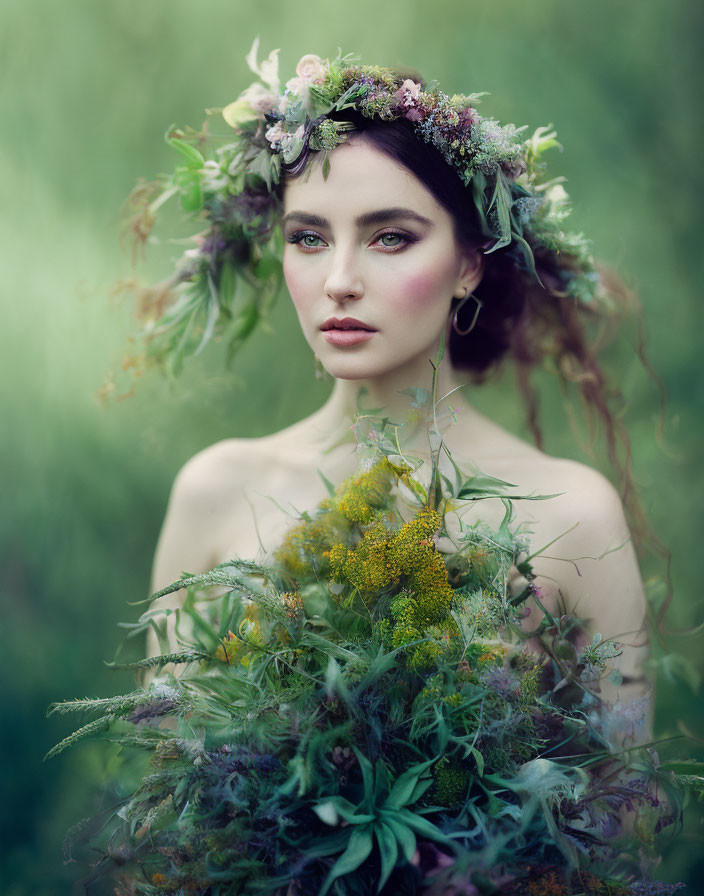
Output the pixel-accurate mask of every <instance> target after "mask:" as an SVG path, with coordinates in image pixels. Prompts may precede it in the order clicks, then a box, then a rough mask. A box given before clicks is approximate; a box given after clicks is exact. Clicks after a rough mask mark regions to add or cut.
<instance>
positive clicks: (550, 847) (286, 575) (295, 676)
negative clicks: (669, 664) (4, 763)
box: [50, 390, 704, 896]
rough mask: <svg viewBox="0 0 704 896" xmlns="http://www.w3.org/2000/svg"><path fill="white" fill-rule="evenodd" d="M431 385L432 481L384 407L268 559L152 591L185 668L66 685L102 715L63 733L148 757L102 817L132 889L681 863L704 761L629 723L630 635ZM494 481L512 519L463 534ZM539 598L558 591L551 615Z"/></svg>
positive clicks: (588, 879)
mask: <svg viewBox="0 0 704 896" xmlns="http://www.w3.org/2000/svg"><path fill="white" fill-rule="evenodd" d="M410 391H411V394H412V395H413V396H414V400H416V404H420V405H423V403H424V402H425V405H426V407H427V408H429V409H430V414H429V419H430V426H429V437H430V447H431V461H432V463H431V470H430V477H429V479H427V478H426V479H422V477H421V476H420V475H419V473H418V469H419V467H418V464H417V463H415V462H414V459H413V458H409V457H408V456H406V455H405V454H404V453H403V451H402V450H401V448H400V446H399V440H398V438H397V435H398V427H397V425H396V424H393V423H391V422H390V421H389V419H388V418H383V419H382V418H379V419H377V418H374V417H366V418H364V417H358V419H357V436H358V442H359V449H360V455H361V462H360V468H359V470H358V472H357V473H356V474H355V475H354V476H352V477H351V478H350V479H348V480H347V481H345V482H343V483H342V485H340V486H338V487H337V488H334V487H333V486H332V485H329V496H328V497H327V498H326V499H325V500H324V501H322V502H321V503H320V505H319V506H318V508H317V510H316V512H315V513H312V514H304V515H303V516H302V517H301V518H300V520H298V521H297V523H296V525H294V526H293V528H291V529H290V531H289V532H288V534H287V536H286V538H285V539H284V541H283V543H282V544H281V545H280V546H279V547H278V548H277V549H276V551H275V552H274V553H273V555H271V556H270V557H269V558H268V559H267V561H266V562H259V563H257V562H252V561H244V560H241V559H236V558H235V559H233V560H231V561H229V562H227V563H223V564H220V565H219V566H217V567H215V568H214V569H212V570H211V571H209V572H207V573H204V574H201V575H184V577H183V578H181V579H180V580H179V581H177V582H174V583H173V584H172V585H171V586H169V587H168V588H166V589H164V590H163V591H161V592H159V593H158V594H157V595H154V596H153V598H152V599H155V598H158V597H160V596H163V595H165V594H167V593H170V592H173V591H176V590H178V589H182V588H183V589H185V590H186V593H187V597H186V600H185V602H184V604H183V606H182V608H180V609H179V610H176V611H173V610H171V611H161V612H157V611H155V610H149V611H147V612H146V613H145V614H144V616H143V617H142V619H141V621H140V627H141V629H145V628H146V627H147V626H151V627H154V628H156V630H157V631H158V632H159V634H160V637H161V639H162V644H163V648H164V653H163V654H162V655H160V656H158V657H150V658H148V659H145V660H143V661H141V662H140V663H137V664H136V666H137V667H138V668H141V669H146V668H150V667H154V668H155V669H158V670H163V669H164V667H165V666H166V665H167V664H179V665H180V666H181V669H182V670H183V671H182V672H181V674H178V675H177V674H170V673H166V672H164V671H162V672H161V674H159V675H158V676H157V677H156V678H154V679H153V680H152V681H151V682H150V683H149V685H148V686H145V687H142V688H139V689H137V690H135V691H133V692H132V693H129V694H126V695H122V696H118V697H114V698H109V699H104V700H79V701H71V702H66V703H61V704H57V705H54V706H53V707H52V709H51V711H55V712H59V711H60V712H67V711H74V710H81V711H87V712H90V713H93V714H95V716H96V717H95V718H94V719H93V720H92V721H89V722H88V724H86V725H85V726H84V727H83V728H81V729H80V730H78V731H77V732H76V733H75V734H73V735H71V736H70V737H69V738H67V739H66V740H64V741H63V742H62V743H61V744H59V745H57V747H55V748H54V749H53V750H52V751H51V754H50V755H55V754H56V753H58V752H60V751H61V750H63V749H64V748H65V747H67V746H69V745H72V744H74V743H76V742H78V741H80V740H82V739H84V738H85V737H88V736H99V737H104V738H108V739H109V740H111V741H116V742H117V743H119V744H120V745H121V746H122V747H123V748H124V750H125V751H129V750H135V749H136V750H138V751H141V752H142V753H144V754H145V755H146V756H147V757H148V767H147V768H146V771H145V773H144V774H143V775H142V776H141V777H140V779H139V780H138V781H137V783H136V787H135V788H134V789H133V790H132V791H130V792H128V793H126V794H123V795H122V798H121V799H120V801H119V803H118V805H116V806H115V807H114V808H113V809H111V810H110V811H109V812H108V813H107V817H106V818H105V819H103V826H102V830H101V831H100V832H98V833H95V834H94V835H93V840H92V844H93V846H94V847H97V848H98V850H99V856H100V858H99V860H98V862H97V863H96V864H95V866H94V877H101V876H103V875H104V876H106V877H108V878H109V879H110V880H111V881H112V883H113V885H114V887H115V889H114V892H115V893H117V894H134V896H137V894H139V896H177V894H178V896H185V894H198V896H234V894H263V893H267V894H277V896H313V894H319V896H326V894H338V896H343V894H344V896H353V894H359V896H363V894H377V893H379V894H416V893H417V894H421V893H422V894H428V896H432V894H435V896H455V894H456V896H460V894H467V896H469V894H472V896H475V894H535V896H538V894H604V896H606V894H610V896H617V894H618V896H621V894H623V896H626V894H629V896H635V894H646V893H647V894H654V896H655V894H665V893H670V892H673V891H674V890H675V889H678V888H679V887H680V886H681V885H680V884H675V885H672V884H664V883H658V882H657V881H653V880H652V879H651V870H652V867H653V866H654V864H655V858H654V857H655V856H656V855H657V852H656V847H657V843H658V837H659V836H660V832H661V831H670V832H672V831H674V830H675V829H676V827H677V824H678V822H679V820H680V815H681V809H682V804H683V800H684V797H685V795H686V793H687V791H688V789H694V790H696V791H698V792H700V793H701V790H702V781H703V780H704V779H702V778H701V777H699V776H697V775H691V774H690V775H687V774H683V773H682V772H683V771H687V769H686V767H685V766H682V765H680V766H678V765H677V764H676V763H673V762H669V763H668V762H661V761H660V760H659V757H658V754H657V752H656V751H655V750H654V749H653V747H652V745H643V746H637V745H632V746H630V747H627V746H625V745H624V744H623V743H622V742H618V740H617V739H615V738H613V736H612V735H611V734H610V732H613V730H614V726H613V724H610V721H613V720H612V719H611V720H610V714H611V713H613V712H614V707H610V706H609V705H608V704H606V703H605V702H604V701H603V700H601V699H600V697H599V695H598V693H597V692H596V690H595V688H594V682H595V680H596V679H598V677H599V676H600V675H607V674H610V673H611V672H612V670H613V669H614V667H615V660H616V658H617V657H618V652H619V648H618V644H614V643H613V642H605V641H603V640H602V639H601V638H600V636H598V635H597V636H596V638H595V639H594V640H593V641H592V642H591V643H589V644H587V645H586V646H583V647H581V648H579V649H577V648H576V647H575V645H574V644H573V641H572V640H571V635H572V634H573V632H574V631H575V627H576V626H578V624H579V621H580V620H579V619H577V618H576V617H574V616H561V617H559V618H556V617H555V616H553V615H552V614H551V613H550V612H549V610H548V609H547V608H546V607H544V606H543V605H542V604H541V601H540V595H539V591H538V589H537V588H536V587H535V585H534V580H535V575H534V573H533V568H532V565H531V560H532V557H531V554H530V549H529V544H528V540H527V537H526V534H525V532H523V531H522V530H521V527H520V526H516V525H515V523H514V517H515V513H514V503H513V502H514V501H515V500H523V499H535V497H536V496H534V495H515V494H512V493H511V486H510V484H509V483H505V482H502V481H500V480H497V479H493V478H491V477H488V476H485V475H483V474H482V473H481V472H479V471H477V472H475V473H474V474H473V475H470V476H467V475H465V474H464V473H463V472H462V471H461V470H460V468H459V467H458V466H457V464H455V462H454V460H453V459H452V458H451V456H450V454H449V451H448V450H447V448H446V446H445V445H444V443H443V440H442V437H441V435H440V429H439V425H438V419H437V414H436V410H437V406H436V404H435V403H434V401H433V398H432V396H430V395H428V394H427V393H423V390H410ZM441 454H443V456H444V457H445V458H446V460H445V464H444V471H443V466H442V465H441V464H440V463H439V460H440V456H441ZM538 497H544V496H538ZM487 498H495V499H499V500H501V501H502V502H503V504H504V508H505V514H504V516H503V521H502V522H501V524H500V525H499V526H498V528H495V529H494V528H490V527H488V526H487V525H485V524H482V523H479V522H476V523H474V524H473V525H467V524H464V523H460V529H459V532H453V534H452V537H451V538H450V536H449V531H448V529H447V526H446V514H447V513H448V511H449V510H451V509H456V508H457V507H459V506H462V505H464V504H465V502H472V501H477V500H484V499H487ZM448 544H449V545H450V546H449V547H448ZM443 545H444V548H443V550H440V546H443ZM512 570H517V571H518V572H519V573H520V574H521V576H522V577H523V578H522V581H525V583H526V585H525V588H524V589H523V591H522V592H521V593H519V594H513V593H512V591H511V589H510V588H509V580H510V573H511V571H512ZM529 598H531V599H533V600H534V601H535V602H536V603H537V604H538V606H540V607H541V611H542V613H541V615H542V618H541V619H540V620H539V622H537V623H536V622H535V620H534V616H533V615H531V617H530V620H531V623H532V628H531V629H530V630H528V629H527V625H526V622H527V614H526V611H525V606H526V601H527V600H528V599H529ZM169 613H175V614H176V626H175V632H176V637H177V639H178V646H179V649H178V650H176V651H174V650H173V646H172V645H171V646H170V642H169V639H168V638H167V619H166V616H167V615H168V614H169ZM172 621H173V620H172ZM537 643H539V644H540V645H541V648H540V649H539V650H536V649H535V644H537ZM531 645H533V647H531ZM690 771H691V769H690ZM634 816H636V821H635V823H633V817H634ZM629 818H630V819H631V821H630V822H629V820H628V819H629Z"/></svg>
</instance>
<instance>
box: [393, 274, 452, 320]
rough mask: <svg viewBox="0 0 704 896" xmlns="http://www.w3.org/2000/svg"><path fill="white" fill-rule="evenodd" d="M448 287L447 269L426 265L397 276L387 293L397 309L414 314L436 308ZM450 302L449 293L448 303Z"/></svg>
mask: <svg viewBox="0 0 704 896" xmlns="http://www.w3.org/2000/svg"><path fill="white" fill-rule="evenodd" d="M447 289H448V286H447V273H446V271H444V270H440V269H434V268H433V266H432V265H424V266H423V267H422V268H421V269H419V270H415V271H406V272H404V273H402V274H401V275H400V276H398V277H395V278H394V281H393V284H390V289H389V291H388V293H387V295H388V297H389V304H393V306H394V308H395V309H396V310H398V311H406V312H409V313H411V314H413V313H422V312H423V311H425V310H427V309H429V308H436V307H437V306H438V302H439V300H440V299H441V298H442V296H443V295H444V293H445V292H446V291H447ZM449 302H450V296H449V295H448V305H449Z"/></svg>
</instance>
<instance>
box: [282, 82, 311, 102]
mask: <svg viewBox="0 0 704 896" xmlns="http://www.w3.org/2000/svg"><path fill="white" fill-rule="evenodd" d="M311 84H312V81H306V80H305V78H289V80H288V81H287V82H286V89H287V90H289V91H290V92H291V93H295V94H296V96H299V97H300V96H303V95H304V94H305V93H306V92H307V90H308V88H309V87H310V85H311Z"/></svg>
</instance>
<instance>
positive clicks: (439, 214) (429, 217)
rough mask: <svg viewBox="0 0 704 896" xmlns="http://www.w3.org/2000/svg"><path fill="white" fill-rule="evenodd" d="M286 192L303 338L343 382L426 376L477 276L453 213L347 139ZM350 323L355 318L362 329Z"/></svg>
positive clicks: (476, 260)
mask: <svg viewBox="0 0 704 896" xmlns="http://www.w3.org/2000/svg"><path fill="white" fill-rule="evenodd" d="M309 165H310V166H311V168H310V173H309V176H308V177H307V179H304V178H303V177H299V178H297V179H295V180H292V181H290V182H289V183H288V184H287V185H286V186H285V189H284V215H283V219H282V228H283V235H284V240H285V248H284V259H283V264H284V276H285V278H286V284H287V286H288V289H289V292H290V294H291V298H292V300H293V303H294V305H295V308H296V311H297V313H298V319H299V321H300V324H301V327H302V329H303V334H304V336H305V338H306V340H307V341H308V344H309V345H310V347H311V348H312V349H313V351H314V352H315V354H316V355H317V356H318V357H319V358H320V360H321V361H322V364H323V366H324V367H325V369H326V370H327V371H328V372H329V373H331V374H332V375H333V376H334V377H337V378H340V379H366V378H369V377H379V376H384V375H388V374H391V373H394V372H400V369H401V368H403V367H408V372H409V376H413V374H414V370H415V369H416V368H417V367H418V365H422V370H423V372H426V371H427V368H428V366H429V365H428V358H434V357H435V354H436V352H437V348H438V345H439V341H440V336H441V334H442V332H443V330H444V329H445V327H446V325H447V320H448V315H449V311H450V305H451V301H452V298H453V296H454V297H457V298H461V297H462V296H463V295H464V290H465V288H468V289H469V290H470V292H471V291H472V290H473V289H474V287H475V286H476V285H477V284H478V282H479V280H480V279H481V262H482V259H481V255H479V253H477V252H474V251H469V250H465V251H463V250H462V249H461V248H460V246H459V244H458V243H457V241H456V239H455V236H454V231H453V226H452V218H451V216H450V214H449V213H448V212H447V211H446V210H445V209H444V208H443V206H441V205H440V204H439V203H438V202H437V200H436V199H435V197H434V196H433V195H432V193H430V192H429V190H428V189H427V188H426V187H425V186H424V185H423V184H422V183H421V182H420V181H419V180H418V179H417V178H416V177H415V176H414V175H413V174H411V172H410V171H408V170H407V169H406V168H404V167H403V166H401V165H400V164H398V163H396V162H394V160H393V159H391V158H389V157H388V156H386V155H385V154H383V153H381V152H379V150H377V149H375V148H374V147H373V146H372V145H370V144H368V143H367V142H366V141H365V140H364V139H363V138H362V137H360V136H356V137H352V138H349V139H348V140H347V141H346V142H345V143H343V144H341V145H340V146H338V147H336V148H335V149H334V150H333V152H331V153H330V165H331V166H330V171H329V174H328V178H327V180H323V175H322V165H321V164H320V157H319V155H318V154H316V156H315V157H314V159H313V160H312V161H311V162H310V163H309ZM345 318H353V319H354V320H355V321H356V322H357V324H354V323H352V327H351V329H348V327H349V326H350V322H349V321H345V320H344V319H345Z"/></svg>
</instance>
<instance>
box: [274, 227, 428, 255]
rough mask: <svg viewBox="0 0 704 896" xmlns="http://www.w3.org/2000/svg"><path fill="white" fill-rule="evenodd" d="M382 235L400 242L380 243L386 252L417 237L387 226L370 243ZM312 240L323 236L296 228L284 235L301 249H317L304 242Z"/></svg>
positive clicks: (395, 250) (373, 242) (375, 241)
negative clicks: (392, 243)
mask: <svg viewBox="0 0 704 896" xmlns="http://www.w3.org/2000/svg"><path fill="white" fill-rule="evenodd" d="M384 237H397V238H398V239H399V240H400V242H398V243H395V244H394V245H389V244H388V243H380V245H382V246H384V248H385V249H387V250H388V254H391V253H392V252H398V251H400V250H402V249H405V248H406V247H407V246H410V245H412V244H413V243H416V242H418V239H419V237H417V236H415V235H414V234H412V233H408V232H407V231H404V230H399V229H394V228H389V229H387V230H384V231H382V232H381V233H377V234H376V236H375V237H374V238H373V239H372V245H373V244H375V243H378V242H379V241H380V240H382V239H383V238H384ZM309 238H310V239H312V240H322V239H323V238H322V237H321V236H320V234H318V233H315V231H312V230H296V231H294V232H293V233H290V234H289V235H288V236H287V237H286V242H287V243H292V244H294V245H300V246H301V248H303V249H306V248H308V249H317V248H319V245H318V244H316V245H312V244H311V243H310V242H305V241H306V240H307V239H309Z"/></svg>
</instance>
